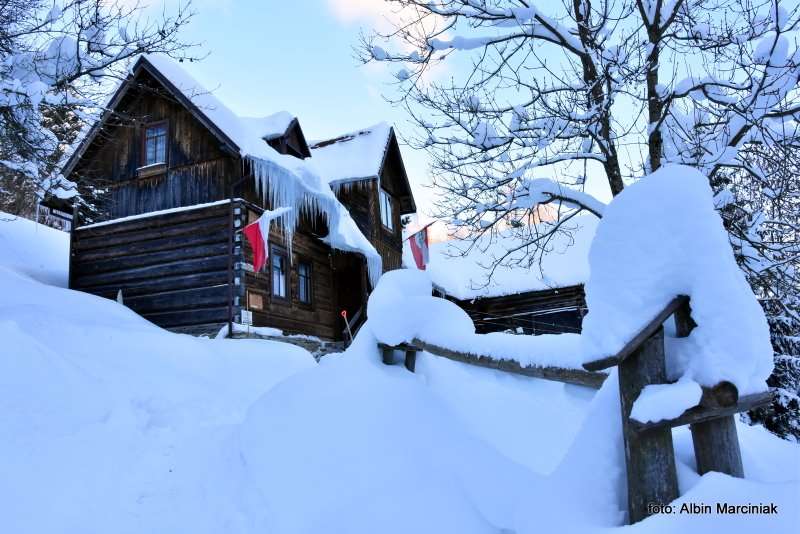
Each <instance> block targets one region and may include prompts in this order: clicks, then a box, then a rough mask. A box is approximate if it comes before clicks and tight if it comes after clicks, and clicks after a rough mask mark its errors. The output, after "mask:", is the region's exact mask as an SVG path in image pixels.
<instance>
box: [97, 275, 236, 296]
mask: <svg viewBox="0 0 800 534" xmlns="http://www.w3.org/2000/svg"><path fill="white" fill-rule="evenodd" d="M227 280H228V277H227V273H226V272H225V271H211V272H207V273H198V274H179V275H176V276H159V277H158V278H150V279H147V280H140V281H136V282H127V283H125V287H124V290H123V297H124V298H125V299H126V300H127V299H128V297H135V296H139V295H150V294H153V293H160V292H162V291H170V290H177V289H191V288H196V287H208V286H215V285H219V284H224V283H226V282H227ZM120 289H122V288H121V287H120V284H118V283H114V284H104V285H96V286H82V287H81V291H87V292H89V293H94V294H95V295H101V296H104V297H108V298H114V296H116V294H117V291H119V290H120Z"/></svg>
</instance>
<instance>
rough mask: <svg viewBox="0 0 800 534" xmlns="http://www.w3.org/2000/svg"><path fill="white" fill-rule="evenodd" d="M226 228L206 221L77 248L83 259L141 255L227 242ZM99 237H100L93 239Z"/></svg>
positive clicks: (78, 244) (79, 243) (77, 245)
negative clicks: (135, 238) (167, 230)
mask: <svg viewBox="0 0 800 534" xmlns="http://www.w3.org/2000/svg"><path fill="white" fill-rule="evenodd" d="M224 229H225V227H224V226H220V225H219V224H218V222H217V221H211V223H203V224H202V225H186V226H177V227H175V228H172V229H170V230H176V231H174V232H169V233H170V234H173V235H167V236H160V233H158V234H156V235H158V237H154V234H153V233H145V232H137V233H140V234H141V236H142V239H140V240H138V241H131V242H125V243H120V244H116V243H112V242H108V241H107V242H105V243H102V242H99V241H98V243H99V245H97V246H94V247H92V248H89V247H82V246H81V244H82V243H81V242H78V243H76V246H75V247H74V249H73V250H75V251H77V253H78V254H77V256H78V258H79V259H80V260H81V261H87V260H104V259H108V258H114V257H118V256H127V255H134V254H141V253H144V252H158V251H160V250H171V249H176V248H182V247H191V246H195V245H207V244H209V243H224V242H225V241H226V239H227V236H226V234H225V231H224ZM93 239H97V238H93Z"/></svg>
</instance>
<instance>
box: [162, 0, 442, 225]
mask: <svg viewBox="0 0 800 534" xmlns="http://www.w3.org/2000/svg"><path fill="white" fill-rule="evenodd" d="M166 1H167V5H168V9H169V6H170V4H171V2H170V0H166ZM152 7H156V6H152ZM194 10H195V11H196V12H197V14H196V16H195V18H194V19H193V20H192V22H191V24H190V25H189V26H188V27H187V28H186V30H185V31H184V33H183V38H184V39H185V40H187V41H192V42H199V43H201V47H200V48H199V49H198V50H197V52H196V53H197V54H206V53H207V54H208V57H206V58H205V59H203V60H202V61H200V62H197V63H191V64H184V67H185V68H186V70H188V71H189V72H190V73H191V74H192V75H193V76H194V77H195V78H197V79H198V81H200V82H201V83H202V84H203V85H204V86H206V87H207V88H208V89H209V90H212V91H213V92H214V93H215V94H216V95H217V96H218V97H219V98H221V99H222V100H223V102H225V103H226V104H227V105H228V106H229V107H231V108H232V109H233V110H234V111H235V112H236V113H238V114H240V115H255V116H258V115H267V114H270V113H274V112H276V111H280V110H287V111H289V112H291V113H293V114H295V115H296V116H297V117H298V118H299V119H300V124H301V126H302V127H303V131H304V132H305V134H306V137H307V138H308V139H309V140H311V139H316V138H324V137H331V136H334V135H337V134H341V133H345V132H348V131H352V130H355V129H358V128H362V127H365V126H369V125H371V124H374V123H376V122H380V121H386V122H389V123H393V124H394V125H395V127H396V128H397V129H398V130H400V131H401V132H402V131H403V130H406V131H407V130H408V128H409V126H408V122H407V118H406V115H405V113H404V112H403V110H402V109H396V108H395V107H393V106H392V105H391V104H388V103H387V102H386V101H385V100H384V99H383V97H382V94H390V93H391V92H392V88H391V86H390V85H388V82H389V81H390V80H391V79H392V77H391V76H390V75H389V73H388V72H387V71H386V67H384V66H382V65H380V66H375V65H370V66H363V65H360V64H359V62H358V61H357V59H356V58H355V52H354V50H353V47H354V46H355V45H356V44H357V43H358V36H359V31H360V30H361V28H362V27H363V28H364V29H365V30H369V29H371V28H372V27H374V26H375V25H376V24H382V23H384V20H385V19H384V15H383V14H382V13H383V12H387V10H386V7H385V6H384V3H383V1H382V0H298V1H297V2H283V1H276V0H261V1H257V0H222V1H213V0H195V2H194ZM387 14H388V15H390V14H391V13H390V12H387ZM402 151H403V157H404V160H405V163H406V167H407V171H408V174H409V178H410V180H411V182H412V187H413V188H414V194H415V197H416V198H417V205H418V207H419V208H421V209H423V210H424V209H425V208H426V207H427V206H429V198H430V195H431V193H430V191H429V190H426V188H424V187H422V185H423V184H425V183H427V182H428V170H427V157H426V155H425V153H424V152H421V151H415V150H413V149H411V148H410V147H406V146H403V147H402Z"/></svg>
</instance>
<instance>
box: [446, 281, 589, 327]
mask: <svg viewBox="0 0 800 534" xmlns="http://www.w3.org/2000/svg"><path fill="white" fill-rule="evenodd" d="M451 300H453V301H454V302H455V303H456V304H458V305H459V306H460V307H461V308H462V309H464V311H466V312H467V313H468V314H469V316H470V317H472V320H473V322H474V323H475V330H476V331H477V332H478V333H481V334H485V333H488V332H501V331H504V330H517V329H520V328H521V329H522V332H523V333H525V334H561V333H580V331H581V324H582V322H583V316H584V315H585V314H586V300H585V298H584V293H583V286H581V285H577V286H569V287H562V288H558V289H548V290H546V291H529V292H526V293H518V294H515V295H506V296H502V297H487V298H479V299H474V300H457V299H451Z"/></svg>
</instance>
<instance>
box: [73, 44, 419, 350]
mask: <svg viewBox="0 0 800 534" xmlns="http://www.w3.org/2000/svg"><path fill="white" fill-rule="evenodd" d="M64 176H65V177H67V178H69V179H70V180H72V181H74V182H76V183H77V184H78V186H79V188H80V190H81V193H82V197H83V199H84V203H83V204H82V205H81V206H80V207H79V208H78V209H76V212H75V217H74V220H73V221H71V223H72V224H71V227H72V230H71V247H70V280H69V284H70V287H71V288H73V289H78V290H81V291H86V292H89V293H94V294H96V295H100V296H104V297H108V298H117V296H118V295H121V296H122V299H123V302H124V304H125V305H126V306H128V307H130V308H131V309H133V310H134V311H136V312H138V313H139V314H141V315H142V316H143V317H145V318H147V319H149V320H150V321H152V322H153V323H155V324H157V325H160V326H162V327H165V328H168V329H171V330H175V331H182V332H189V333H194V334H216V333H217V332H219V331H220V330H221V329H222V328H224V327H227V328H229V329H231V328H233V327H234V326H235V325H236V324H237V323H241V322H242V320H243V317H244V316H245V315H246V316H247V317H248V318H249V317H252V322H253V326H265V327H274V328H277V329H280V330H282V331H284V332H286V333H291V334H306V335H312V336H317V337H319V338H322V339H328V340H341V339H343V338H344V336H345V332H346V329H347V326H349V327H350V328H351V330H355V329H357V327H358V326H359V325H360V323H361V322H362V321H363V320H364V318H365V315H366V299H367V297H368V295H369V292H370V291H371V288H372V287H373V286H374V284H375V283H376V281H377V278H378V277H379V276H380V274H381V272H383V271H385V270H389V269H395V268H399V267H400V266H401V263H402V227H401V226H402V225H401V217H402V216H403V215H405V214H409V213H413V212H414V211H415V210H416V206H415V203H414V198H413V195H412V193H411V188H410V186H409V182H408V177H407V175H406V171H405V167H404V165H403V160H402V156H401V153H400V148H399V146H398V142H397V139H396V137H395V133H394V130H393V128H392V127H390V126H388V125H386V124H378V125H375V126H373V127H370V128H365V129H363V130H360V131H356V132H353V133H349V134H345V135H341V136H337V137H335V138H332V139H327V140H322V141H317V142H313V143H309V142H308V141H307V140H306V137H305V134H304V133H303V131H302V129H301V127H300V124H299V122H298V120H297V119H296V118H295V117H294V116H292V115H291V114H289V113H286V112H281V113H277V114H275V115H271V116H269V117H263V118H246V117H239V116H237V115H236V114H234V113H233V112H232V111H231V110H230V109H228V108H227V107H226V106H225V105H224V104H223V103H222V102H221V101H219V100H218V99H217V98H216V97H214V96H213V95H212V94H211V93H210V92H208V91H207V90H205V89H204V88H203V87H202V86H200V84H198V83H197V82H196V81H195V80H194V79H193V78H192V77H191V76H189V75H188V74H187V73H186V72H185V71H184V70H183V69H182V68H181V67H180V66H179V65H178V64H176V63H174V62H173V61H171V60H169V59H166V58H163V57H159V56H155V57H154V56H143V57H141V58H140V59H139V60H138V61H137V62H136V64H135V65H134V66H133V68H132V70H131V73H130V75H129V76H128V78H127V79H126V80H125V81H124V82H123V83H122V84H121V85H120V86H119V88H118V89H117V90H116V92H115V93H114V95H113V96H112V98H111V100H110V103H109V105H108V111H107V112H106V113H105V115H104V116H103V117H102V118H101V120H99V121H98V123H97V124H95V125H94V127H93V128H92V129H91V131H89V132H88V134H87V135H86V136H85V137H84V138H83V140H82V141H81V143H80V144H79V145H78V147H77V149H76V150H75V152H74V153H73V155H72V157H71V158H70V159H69V161H68V163H67V165H66V166H65V168H64ZM264 210H275V211H277V212H280V215H279V216H277V217H276V218H275V219H274V220H273V222H272V224H271V226H270V232H269V243H268V252H269V257H268V261H267V265H266V266H265V267H264V268H263V269H262V270H261V271H260V272H254V270H253V267H252V263H253V254H252V250H250V247H249V245H248V243H247V242H246V240H245V239H243V237H242V228H243V227H244V226H245V225H247V224H248V223H250V222H252V221H254V220H256V219H257V218H258V217H259V216H260V215H261V214H262V213H263V212H264ZM342 312H344V314H343V313H342ZM343 315H344V316H346V317H347V322H348V323H349V325H348V324H346V323H345V319H344V318H343Z"/></svg>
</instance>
